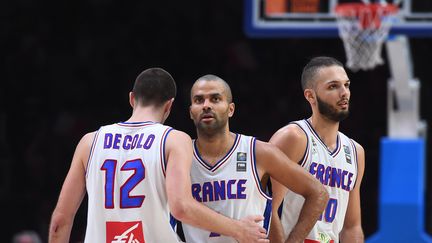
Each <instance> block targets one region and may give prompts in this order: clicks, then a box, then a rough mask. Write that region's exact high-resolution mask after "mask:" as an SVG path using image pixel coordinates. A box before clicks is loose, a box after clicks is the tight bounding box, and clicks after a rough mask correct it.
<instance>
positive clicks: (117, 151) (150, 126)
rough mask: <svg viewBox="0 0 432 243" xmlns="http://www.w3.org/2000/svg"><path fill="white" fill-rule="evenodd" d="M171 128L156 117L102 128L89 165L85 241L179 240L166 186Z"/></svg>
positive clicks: (93, 146)
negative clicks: (168, 137) (167, 138)
mask: <svg viewBox="0 0 432 243" xmlns="http://www.w3.org/2000/svg"><path fill="white" fill-rule="evenodd" d="M171 130H172V128H170V127H167V126H164V125H162V124H159V123H154V122H139V123H117V124H113V125H108V126H103V127H101V128H100V129H99V131H98V132H97V133H96V135H95V138H94V141H93V145H92V149H91V152H90V156H89V161H88V166H87V171H86V186H87V193H88V216H87V229H86V236H85V242H86V243H95V242H98V243H105V242H106V243H120V242H134V243H138V242H140V243H142V242H144V241H145V242H146V243H152V242H154V243H160V242H179V240H178V237H177V234H176V233H175V231H174V229H173V228H174V227H175V226H174V225H175V221H174V220H173V218H172V219H171V217H170V212H169V208H168V203H167V195H166V190H165V164H166V161H165V155H164V151H165V140H166V137H167V135H168V133H169V132H170V131H171Z"/></svg>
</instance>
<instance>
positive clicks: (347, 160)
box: [343, 145, 351, 164]
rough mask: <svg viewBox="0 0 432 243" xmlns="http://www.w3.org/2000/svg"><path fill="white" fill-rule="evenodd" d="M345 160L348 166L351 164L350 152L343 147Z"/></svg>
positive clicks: (347, 148) (346, 147)
mask: <svg viewBox="0 0 432 243" xmlns="http://www.w3.org/2000/svg"><path fill="white" fill-rule="evenodd" d="M343 148H344V152H345V159H346V162H347V163H348V164H351V151H350V149H349V147H348V146H346V145H344V146H343Z"/></svg>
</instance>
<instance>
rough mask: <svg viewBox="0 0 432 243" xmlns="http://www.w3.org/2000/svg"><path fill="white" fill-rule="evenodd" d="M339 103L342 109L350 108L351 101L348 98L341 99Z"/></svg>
mask: <svg viewBox="0 0 432 243" xmlns="http://www.w3.org/2000/svg"><path fill="white" fill-rule="evenodd" d="M337 105H338V106H339V107H340V108H342V109H348V106H349V101H348V100H341V101H339V102H338V103H337Z"/></svg>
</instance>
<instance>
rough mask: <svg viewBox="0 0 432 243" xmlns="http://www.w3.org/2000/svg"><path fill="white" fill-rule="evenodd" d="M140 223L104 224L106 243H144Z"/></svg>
mask: <svg viewBox="0 0 432 243" xmlns="http://www.w3.org/2000/svg"><path fill="white" fill-rule="evenodd" d="M144 242H145V241H144V234H143V227H142V222H141V221H133V222H106V243H144Z"/></svg>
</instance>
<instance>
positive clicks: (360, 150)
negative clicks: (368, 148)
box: [350, 138, 365, 158]
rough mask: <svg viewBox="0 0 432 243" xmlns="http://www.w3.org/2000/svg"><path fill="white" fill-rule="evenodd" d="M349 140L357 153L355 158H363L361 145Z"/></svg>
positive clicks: (363, 152) (363, 151)
mask: <svg viewBox="0 0 432 243" xmlns="http://www.w3.org/2000/svg"><path fill="white" fill-rule="evenodd" d="M350 140H351V142H352V143H353V144H354V147H355V149H356V152H357V156H362V157H363V158H364V154H365V150H364V148H363V146H361V144H359V143H358V142H356V141H355V140H354V139H351V138H350Z"/></svg>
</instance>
